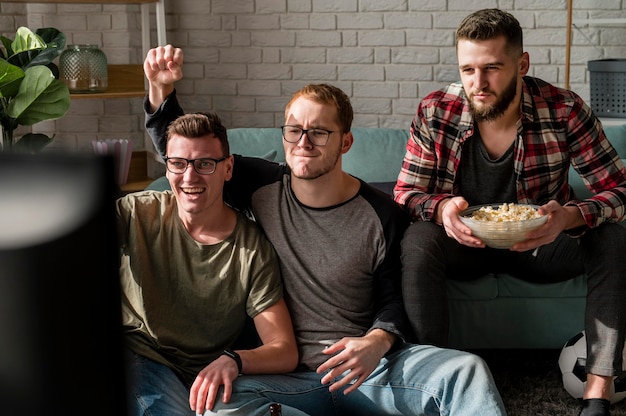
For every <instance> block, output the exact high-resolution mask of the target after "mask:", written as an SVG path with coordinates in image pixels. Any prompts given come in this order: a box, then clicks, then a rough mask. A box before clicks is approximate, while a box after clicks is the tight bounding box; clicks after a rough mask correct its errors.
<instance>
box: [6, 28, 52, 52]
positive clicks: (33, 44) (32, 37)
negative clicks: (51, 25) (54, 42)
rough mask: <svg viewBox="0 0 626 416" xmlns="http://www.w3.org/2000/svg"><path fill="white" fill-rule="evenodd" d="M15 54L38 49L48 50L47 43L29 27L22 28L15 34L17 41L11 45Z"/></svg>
mask: <svg viewBox="0 0 626 416" xmlns="http://www.w3.org/2000/svg"><path fill="white" fill-rule="evenodd" d="M11 48H12V49H13V53H14V54H17V53H20V52H24V51H32V50H36V49H46V42H44V40H43V39H42V38H41V36H39V35H37V34H35V33H33V32H32V31H31V30H30V29H29V28H27V27H24V26H22V27H20V28H18V29H17V32H16V33H15V40H14V41H13V43H12V44H11Z"/></svg>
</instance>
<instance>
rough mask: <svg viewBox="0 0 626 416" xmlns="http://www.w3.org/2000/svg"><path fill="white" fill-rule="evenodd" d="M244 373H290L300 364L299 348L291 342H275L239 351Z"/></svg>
mask: <svg viewBox="0 0 626 416" xmlns="http://www.w3.org/2000/svg"><path fill="white" fill-rule="evenodd" d="M237 353H238V354H239V356H240V357H241V362H242V367H243V373H244V374H264V373H265V374H271V373H289V372H291V371H293V370H294V369H295V368H296V366H297V365H298V350H297V348H296V345H295V344H293V343H290V342H280V341H279V342H275V343H271V344H266V345H262V346H260V347H258V348H255V349H252V350H239V351H237Z"/></svg>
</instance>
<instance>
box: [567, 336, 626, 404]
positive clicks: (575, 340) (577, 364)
mask: <svg viewBox="0 0 626 416" xmlns="http://www.w3.org/2000/svg"><path fill="white" fill-rule="evenodd" d="M625 350H626V347H625ZM623 355H626V354H623ZM623 361H624V362H625V363H626V357H624V359H623ZM586 362H587V338H586V337H585V331H581V332H579V333H578V334H576V335H575V336H573V337H572V338H571V339H570V340H569V341H567V342H566V343H565V345H564V346H563V349H562V350H561V354H560V355H559V368H560V370H561V374H562V375H563V387H565V390H566V391H567V392H568V393H569V394H570V395H571V396H572V397H574V398H576V399H582V397H583V393H584V391H585V386H586V385H587V373H586V372H585V363H586ZM624 398H626V376H621V377H615V379H614V380H613V386H612V388H611V403H617V402H619V401H620V400H623V399H624Z"/></svg>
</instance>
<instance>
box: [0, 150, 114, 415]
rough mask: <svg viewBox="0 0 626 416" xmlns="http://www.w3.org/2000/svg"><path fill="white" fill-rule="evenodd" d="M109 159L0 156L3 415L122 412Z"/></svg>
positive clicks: (0, 408) (0, 405)
mask: <svg viewBox="0 0 626 416" xmlns="http://www.w3.org/2000/svg"><path fill="white" fill-rule="evenodd" d="M116 194H117V187H116V184H115V175H114V167H113V160H112V159H111V158H109V157H104V156H85V155H60V154H54V155H52V154H45V155H44V154H41V155H26V154H13V153H0V414H2V415H5V416H22V415H24V416H30V415H39V414H42V413H46V414H58V415H64V416H70V415H85V414H89V415H92V416H94V415H103V416H104V415H107V416H111V415H116V416H118V415H122V416H123V415H125V414H126V399H125V377H124V376H125V375H124V352H123V343H122V329H121V311H120V285H119V249H118V248H117V241H116V236H115V223H114V221H115V219H114V198H115V196H116Z"/></svg>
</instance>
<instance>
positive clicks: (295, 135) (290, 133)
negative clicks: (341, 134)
mask: <svg viewBox="0 0 626 416" xmlns="http://www.w3.org/2000/svg"><path fill="white" fill-rule="evenodd" d="M280 128H281V129H282V131H283V139H284V140H285V141H286V142H287V143H298V142H299V141H300V139H302V137H303V136H304V135H305V134H306V137H307V138H308V139H309V141H310V142H311V144H312V145H314V146H326V143H328V139H329V138H330V135H331V133H335V131H334V130H326V129H303V128H301V127H297V126H281V127H280Z"/></svg>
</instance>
